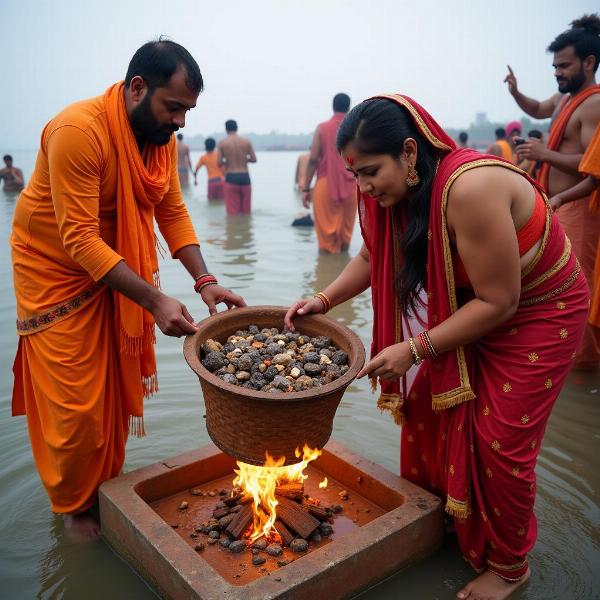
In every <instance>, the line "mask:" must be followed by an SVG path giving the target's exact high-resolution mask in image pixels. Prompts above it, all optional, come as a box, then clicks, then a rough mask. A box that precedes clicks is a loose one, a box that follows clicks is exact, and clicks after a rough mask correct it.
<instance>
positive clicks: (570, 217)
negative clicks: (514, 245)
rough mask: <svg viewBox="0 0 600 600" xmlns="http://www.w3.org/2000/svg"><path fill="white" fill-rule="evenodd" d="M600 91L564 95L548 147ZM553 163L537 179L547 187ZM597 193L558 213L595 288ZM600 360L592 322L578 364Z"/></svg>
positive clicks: (599, 228) (599, 336) (599, 226)
mask: <svg viewBox="0 0 600 600" xmlns="http://www.w3.org/2000/svg"><path fill="white" fill-rule="evenodd" d="M598 93H600V85H594V86H592V87H590V88H587V89H586V90H584V91H583V92H580V93H579V94H576V95H575V96H570V95H565V97H564V98H563V99H562V102H561V105H560V108H559V112H558V114H557V116H556V118H555V119H554V121H553V122H552V125H551V126H550V132H549V134H548V148H549V149H550V150H554V151H558V148H559V147H560V144H561V143H562V139H563V136H564V133H565V130H566V128H567V124H568V123H569V120H570V119H571V117H572V116H573V113H574V112H575V110H576V109H577V108H578V107H579V106H580V105H581V103H582V102H583V101H584V100H586V99H587V98H589V97H590V96H592V95H594V94H598ZM549 173H550V165H549V164H548V163H543V164H542V168H541V169H540V174H539V178H538V181H539V182H540V183H541V185H542V186H543V187H544V188H545V189H546V190H547V189H548V176H549ZM597 198H598V196H597V195H592V196H590V197H589V198H586V199H583V200H578V201H576V202H568V203H567V204H564V205H563V206H561V207H560V208H559V209H558V210H557V211H556V214H557V215H558V218H559V220H560V224H561V225H562V227H563V229H564V230H565V233H566V234H567V237H568V238H569V239H570V240H571V243H572V245H573V252H575V255H576V256H577V258H578V259H579V261H580V262H581V267H582V269H583V272H584V273H585V276H586V278H587V280H588V284H589V285H590V289H593V288H592V286H593V285H594V279H595V264H596V256H597V253H598V238H599V237H600V209H599V208H598V204H597ZM599 364H600V330H599V328H598V327H596V326H593V325H591V324H590V325H589V326H588V327H587V328H586V331H585V334H584V337H583V341H582V343H581V348H579V351H578V356H577V359H576V361H575V366H576V367H580V368H586V369H587V368H595V367H597V366H598V365H599Z"/></svg>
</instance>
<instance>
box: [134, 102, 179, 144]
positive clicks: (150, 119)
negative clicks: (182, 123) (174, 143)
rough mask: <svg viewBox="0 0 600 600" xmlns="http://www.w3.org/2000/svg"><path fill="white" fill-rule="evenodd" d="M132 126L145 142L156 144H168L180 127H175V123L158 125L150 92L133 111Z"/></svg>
mask: <svg viewBox="0 0 600 600" xmlns="http://www.w3.org/2000/svg"><path fill="white" fill-rule="evenodd" d="M131 126H132V127H133V130H134V132H135V133H136V134H137V135H139V136H140V137H141V138H142V139H143V140H144V142H147V143H149V144H155V145H156V146H164V145H165V144H168V143H169V140H170V139H171V135H172V134H173V132H174V131H177V130H178V129H179V127H175V126H174V125H163V126H162V127H160V126H159V125H158V123H157V121H156V118H155V117H154V114H153V113H152V106H151V104H150V94H146V97H145V98H144V99H143V100H142V101H141V102H140V103H139V104H138V105H137V107H136V108H135V109H134V110H133V111H132V113H131Z"/></svg>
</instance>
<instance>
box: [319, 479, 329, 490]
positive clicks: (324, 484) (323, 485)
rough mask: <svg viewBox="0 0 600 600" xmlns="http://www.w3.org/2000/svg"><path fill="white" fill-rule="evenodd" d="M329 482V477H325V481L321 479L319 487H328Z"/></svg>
mask: <svg viewBox="0 0 600 600" xmlns="http://www.w3.org/2000/svg"><path fill="white" fill-rule="evenodd" d="M327 483H328V481H327V477H325V479H323V481H321V483H319V488H320V489H324V488H326V487H327Z"/></svg>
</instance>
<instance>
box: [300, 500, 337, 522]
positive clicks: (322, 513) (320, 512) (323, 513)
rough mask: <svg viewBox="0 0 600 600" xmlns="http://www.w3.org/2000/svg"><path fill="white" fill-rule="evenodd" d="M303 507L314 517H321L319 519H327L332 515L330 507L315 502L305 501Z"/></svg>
mask: <svg viewBox="0 0 600 600" xmlns="http://www.w3.org/2000/svg"><path fill="white" fill-rule="evenodd" d="M302 508H303V509H304V510H306V511H308V512H309V513H310V514H311V515H312V516H313V517H316V518H317V519H319V521H326V520H327V519H328V518H329V517H330V516H331V511H330V510H329V509H328V508H325V507H324V506H319V505H318V504H313V503H312V502H303V503H302Z"/></svg>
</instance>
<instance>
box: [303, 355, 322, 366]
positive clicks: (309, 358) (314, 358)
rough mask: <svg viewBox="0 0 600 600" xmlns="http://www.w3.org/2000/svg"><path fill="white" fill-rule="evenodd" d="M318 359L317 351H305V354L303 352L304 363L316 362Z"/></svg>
mask: <svg viewBox="0 0 600 600" xmlns="http://www.w3.org/2000/svg"><path fill="white" fill-rule="evenodd" d="M319 360H320V359H319V354H318V353H317V352H306V354H304V364H306V363H315V364H318V362H319Z"/></svg>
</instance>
